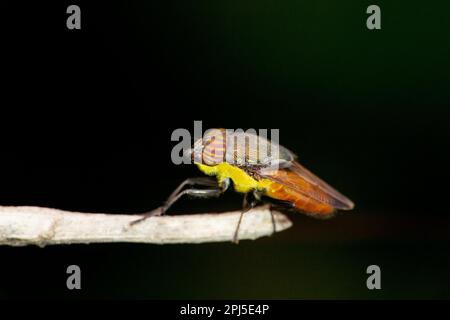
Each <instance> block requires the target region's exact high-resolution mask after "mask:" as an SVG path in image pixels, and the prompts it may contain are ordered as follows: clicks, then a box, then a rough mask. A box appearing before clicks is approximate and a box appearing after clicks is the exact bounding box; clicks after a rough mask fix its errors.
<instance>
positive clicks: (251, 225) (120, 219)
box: [0, 206, 292, 246]
mask: <svg viewBox="0 0 450 320" xmlns="http://www.w3.org/2000/svg"><path fill="white" fill-rule="evenodd" d="M272 212H273V214H274V217H275V224H276V231H282V230H285V229H287V228H289V227H290V226H291V225H292V223H291V221H290V220H289V219H288V218H287V217H286V216H285V215H283V214H281V213H279V212H276V211H272ZM239 215H240V212H239V211H233V212H225V213H214V214H192V215H176V216H171V215H166V216H160V217H151V218H148V219H147V220H145V221H142V222H141V223H138V224H136V225H133V226H130V223H131V222H132V221H135V220H136V219H139V217H140V216H139V215H132V214H126V215H125V214H101V213H81V212H71V211H63V210H57V209H50V208H42V207H2V206H0V245H11V246H24V245H38V246H45V245H50V244H74V243H99V242H140V243H156V244H165V243H202V242H218V241H231V240H232V238H233V233H234V230H235V228H236V224H237V222H238V219H239ZM272 232H273V224H272V218H271V214H270V210H269V208H268V207H258V208H255V209H253V210H251V211H249V212H247V213H246V214H245V215H244V217H243V219H242V223H241V226H240V229H239V239H240V240H243V239H256V238H259V237H263V236H268V235H271V234H272Z"/></svg>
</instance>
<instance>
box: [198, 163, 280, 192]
mask: <svg viewBox="0 0 450 320" xmlns="http://www.w3.org/2000/svg"><path fill="white" fill-rule="evenodd" d="M196 165H197V166H198V168H199V169H200V171H202V172H203V173H204V174H207V175H209V176H216V177H217V181H218V182H219V184H222V183H223V181H224V180H226V179H228V178H230V179H231V180H233V184H234V189H235V190H236V191H237V192H242V193H247V192H250V191H252V190H255V189H258V190H263V189H265V188H266V187H268V186H270V185H271V184H272V183H273V182H272V181H271V180H268V179H262V180H260V181H257V180H255V179H253V178H252V177H251V176H249V175H248V174H247V173H246V172H245V171H244V170H242V169H239V168H238V167H235V166H233V165H231V164H229V163H226V162H222V163H220V164H218V165H215V166H207V165H204V164H200V163H196Z"/></svg>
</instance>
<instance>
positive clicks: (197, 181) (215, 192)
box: [130, 177, 230, 225]
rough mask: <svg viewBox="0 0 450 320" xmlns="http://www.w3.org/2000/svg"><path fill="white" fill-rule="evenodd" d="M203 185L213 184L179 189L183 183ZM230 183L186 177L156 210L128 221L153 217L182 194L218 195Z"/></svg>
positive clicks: (195, 196) (197, 195) (193, 195)
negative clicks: (205, 187)
mask: <svg viewBox="0 0 450 320" xmlns="http://www.w3.org/2000/svg"><path fill="white" fill-rule="evenodd" d="M188 184H190V185H195V184H196V185H203V186H213V185H214V186H215V187H213V188H207V189H196V188H190V189H185V190H183V191H181V189H182V188H183V187H184V186H185V185H188ZM229 185H230V182H229V180H228V179H227V180H225V181H223V182H222V183H221V184H220V186H218V185H217V182H216V181H215V180H212V179H211V178H207V177H205V178H203V177H201V178H190V179H186V180H185V181H184V182H183V183H181V184H180V185H179V186H178V187H177V188H176V189H175V191H174V192H172V194H171V195H170V196H169V198H168V199H167V201H166V202H165V203H164V205H163V206H162V207H160V208H158V209H156V210H153V211H150V212H147V213H144V214H143V215H142V217H141V218H139V219H138V220H135V221H133V222H131V223H130V225H135V224H137V223H139V222H142V221H144V220H146V219H147V218H150V217H154V216H161V215H163V214H165V213H166V212H167V210H169V208H170V207H171V206H172V205H173V204H174V203H175V202H177V201H178V200H179V199H180V198H181V197H182V196H184V195H188V196H190V197H192V198H212V197H218V196H220V195H221V194H222V193H224V192H225V191H226V190H227V188H228V186H229Z"/></svg>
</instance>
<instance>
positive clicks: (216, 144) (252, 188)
mask: <svg viewBox="0 0 450 320" xmlns="http://www.w3.org/2000/svg"><path fill="white" fill-rule="evenodd" d="M262 150H264V151H265V152H261V151H262ZM185 155H186V156H188V157H190V159H191V160H192V161H193V162H194V164H196V165H197V166H198V168H199V169H200V170H201V171H202V172H203V173H205V174H206V175H207V176H209V177H199V178H189V179H186V180H185V181H184V182H183V183H181V184H180V185H179V186H178V188H176V189H175V191H174V192H173V193H172V194H171V195H170V196H169V198H168V199H167V201H166V202H165V204H164V205H163V206H162V207H161V208H159V209H158V210H157V211H152V212H149V213H146V214H144V215H143V216H142V218H140V219H138V220H136V221H134V222H133V223H132V224H135V223H138V222H140V221H143V220H145V219H146V218H148V217H150V216H154V215H162V214H165V213H166V211H167V210H168V209H169V208H170V207H171V206H172V205H173V204H174V203H175V202H176V201H177V200H178V199H180V197H182V196H183V195H188V196H191V197H195V198H209V197H217V196H220V195H221V194H222V193H224V192H225V191H226V190H227V189H228V188H229V186H230V185H231V184H233V187H234V190H235V191H237V192H239V193H243V194H244V202H243V207H242V211H241V215H240V217H239V221H238V223H237V226H236V230H235V232H234V236H233V241H234V242H237V241H238V232H239V227H240V224H241V220H242V216H243V214H244V213H245V212H247V211H248V210H250V209H251V208H253V207H255V206H256V204H258V203H260V202H263V201H268V202H269V203H272V204H278V205H280V206H281V207H283V208H286V209H292V210H294V211H297V212H300V213H304V214H307V215H309V216H313V217H315V218H329V217H332V216H333V215H334V214H335V213H336V211H337V210H351V209H353V208H354V204H353V202H352V201H351V200H350V199H348V198H347V197H345V196H344V195H342V194H341V193H339V192H338V191H337V190H335V189H334V188H332V187H331V186H330V185H328V184H327V183H326V182H324V181H323V180H321V179H320V178H318V177H317V176H316V175H314V174H313V173H311V172H310V171H309V170H307V169H306V168H305V167H303V166H302V165H301V164H300V163H298V162H297V157H296V155H294V153H292V152H291V151H289V150H288V149H286V148H284V147H283V146H281V145H279V144H277V143H274V142H270V141H269V140H267V139H266V138H264V137H261V136H258V135H256V134H252V133H248V132H243V131H239V132H238V131H237V132H231V133H230V132H229V131H228V130H226V129H210V130H208V131H207V133H205V135H204V136H203V138H200V139H198V140H197V141H195V143H194V147H193V148H192V149H189V150H187V151H186V152H185ZM212 176H214V177H215V178H213V177H212ZM187 185H189V186H194V185H196V186H202V187H203V188H188V189H184V187H185V186H187ZM272 223H273V226H274V231H275V220H274V217H273V214H272Z"/></svg>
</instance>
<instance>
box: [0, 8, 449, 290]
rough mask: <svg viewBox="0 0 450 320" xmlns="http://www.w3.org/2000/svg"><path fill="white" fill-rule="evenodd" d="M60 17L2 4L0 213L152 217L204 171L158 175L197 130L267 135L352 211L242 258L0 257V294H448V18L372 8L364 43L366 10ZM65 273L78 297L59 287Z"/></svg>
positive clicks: (218, 249)
mask: <svg viewBox="0 0 450 320" xmlns="http://www.w3.org/2000/svg"><path fill="white" fill-rule="evenodd" d="M69 4H72V3H56V1H55V2H54V3H53V4H52V3H45V4H43V3H41V4H38V3H33V4H31V3H29V4H23V5H19V4H15V5H14V6H13V5H12V4H10V3H7V4H6V5H2V6H5V11H4V12H6V13H7V14H5V19H2V23H4V24H5V27H3V28H2V30H3V32H4V35H3V42H4V45H2V47H3V49H2V51H5V53H6V58H5V60H4V61H5V63H4V69H3V70H2V77H4V78H5V80H6V81H2V82H3V83H4V84H5V85H4V86H3V88H2V96H3V100H4V102H3V103H2V108H1V114H0V118H1V119H2V121H3V125H2V128H1V132H0V133H1V135H0V136H1V139H2V140H1V142H2V146H3V147H2V149H1V151H0V176H1V178H2V182H1V184H0V203H1V204H2V205H41V206H50V207H57V208H62V209H67V210H78V211H88V212H117V213H119V212H142V211H145V210H149V209H151V208H154V207H156V206H158V205H159V204H160V203H161V202H162V201H164V200H165V197H166V196H167V195H168V194H169V193H170V192H171V191H172V190H173V188H174V187H175V186H176V185H177V184H178V183H179V182H181V181H182V180H183V179H184V178H186V177H189V176H195V175H198V172H197V171H196V169H195V168H193V167H190V166H182V167H181V166H175V165H173V164H172V163H171V160H170V151H171V149H172V147H173V146H174V143H173V142H171V141H170V135H171V132H172V131H173V130H174V129H176V128H180V127H181V128H187V129H189V130H190V131H191V132H192V131H193V121H194V120H202V121H203V126H204V129H207V128H210V127H226V128H244V129H247V128H256V129H259V128H279V129H280V140H281V143H282V144H283V145H285V146H286V147H288V148H289V149H291V150H293V151H294V152H296V153H297V154H298V155H299V159H300V161H301V162H302V163H303V164H304V165H306V166H307V167H309V168H310V169H311V170H312V171H314V172H315V173H317V174H318V175H319V176H321V177H323V178H324V179H325V180H326V181H328V182H330V184H332V185H333V186H335V187H336V188H337V189H338V190H340V191H342V192H343V193H344V194H346V195H348V196H349V197H350V198H351V199H352V200H354V202H355V203H356V209H355V210H354V211H352V212H349V213H345V214H342V215H339V216H338V217H336V218H334V219H332V220H328V221H318V220H313V219H311V218H309V217H305V216H301V215H299V214H289V217H290V218H291V219H292V220H293V222H294V226H293V227H292V228H291V229H289V230H287V231H285V232H282V233H279V234H276V235H275V236H273V237H270V238H265V239H260V240H257V241H243V242H241V243H240V244H239V245H237V246H236V245H233V244H231V243H220V244H203V245H165V246H154V245H139V244H104V245H89V246H86V245H72V246H60V247H47V248H45V249H41V248H8V247H2V248H0V261H1V263H0V297H5V298H18V297H64V298H73V297H75V298H78V297H96V298H108V297H114V298H163V299H164V298H225V299H226V298H289V299H305V298H339V299H342V298H369V299H372V298H373V299H377V298H396V299H398V298H449V297H450V289H449V284H450V276H449V273H448V270H449V269H450V258H449V248H450V246H449V244H450V237H449V230H450V220H449V218H448V213H449V210H448V204H447V199H448V192H447V190H448V186H447V184H448V182H447V179H448V170H447V166H448V164H449V161H448V160H449V151H448V149H449V148H448V147H449V142H450V141H449V140H450V139H449V138H450V132H449V127H450V126H449V125H450V118H449V117H450V105H449V101H450V93H449V84H450V73H449V71H450V42H449V35H448V34H449V31H450V20H449V19H448V11H449V9H450V8H449V5H448V3H447V2H444V1H432V2H427V3H424V2H420V1H400V2H399V1H397V2H395V3H392V2H391V1H377V2H376V4H378V5H379V6H380V7H381V11H382V29H381V30H375V31H370V30H368V29H367V28H366V18H367V16H368V15H367V14H366V8H367V6H368V5H370V4H374V3H373V2H368V1H339V2H336V1H314V2H301V1H245V2H244V3H243V2H242V1H214V2H213V1H159V2H157V1H128V2H125V1H124V2H122V3H112V2H109V1H108V2H99V3H97V4H93V3H87V2H85V1H81V2H78V4H79V5H80V7H81V10H82V30H80V31H69V30H67V29H66V27H65V19H66V16H67V15H66V14H65V9H66V7H67V5H69ZM5 31H6V32H5ZM240 203H241V200H240V197H239V196H238V195H233V194H228V195H226V196H225V197H224V198H223V199H218V200H211V201H210V200H208V201H193V200H192V201H189V200H185V201H182V202H180V203H179V204H177V205H176V206H175V207H174V208H173V212H172V214H176V213H183V212H197V211H211V210H216V211H218V210H225V209H232V208H239V206H240ZM230 237H231V235H230ZM70 264H78V265H80V267H81V269H82V275H83V280H82V281H83V282H82V287H83V289H82V290H81V291H80V292H71V291H68V290H66V289H65V279H66V274H65V269H66V267H67V266H68V265H70ZM371 264H376V265H379V266H380V267H381V270H382V290H380V291H369V290H367V288H366V284H365V282H366V278H367V275H366V273H365V271H366V268H367V266H368V265H371Z"/></svg>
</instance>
